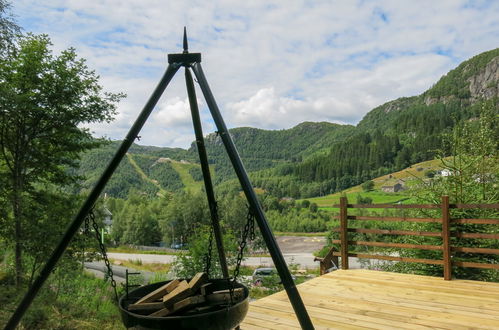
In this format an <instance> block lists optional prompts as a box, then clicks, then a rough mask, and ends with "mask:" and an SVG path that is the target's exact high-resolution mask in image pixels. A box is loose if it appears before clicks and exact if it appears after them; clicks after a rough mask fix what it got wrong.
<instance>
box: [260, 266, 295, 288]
mask: <svg viewBox="0 0 499 330" xmlns="http://www.w3.org/2000/svg"><path fill="white" fill-rule="evenodd" d="M291 277H292V278H293V281H294V280H296V276H294V275H291ZM272 279H275V280H276V283H277V284H281V278H280V277H279V273H278V272H277V269H275V268H270V267H269V268H257V269H255V271H254V272H253V276H252V282H253V285H256V286H264V285H265V284H266V283H268V282H269V281H272Z"/></svg>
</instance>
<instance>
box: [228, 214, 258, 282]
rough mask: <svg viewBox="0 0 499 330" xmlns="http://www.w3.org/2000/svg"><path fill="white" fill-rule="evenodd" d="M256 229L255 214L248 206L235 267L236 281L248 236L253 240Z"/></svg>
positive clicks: (234, 278) (234, 279) (234, 276)
mask: <svg viewBox="0 0 499 330" xmlns="http://www.w3.org/2000/svg"><path fill="white" fill-rule="evenodd" d="M254 230H255V216H254V215H253V212H252V211H251V208H250V207H248V214H247V216H246V224H245V225H244V229H243V233H242V236H241V242H239V251H238V254H237V259H236V268H234V275H233V281H234V282H235V281H236V279H237V277H238V276H239V268H240V267H241V262H242V261H243V254H244V248H245V247H246V245H247V240H248V236H249V237H250V240H252V239H253V238H254V235H255V234H254Z"/></svg>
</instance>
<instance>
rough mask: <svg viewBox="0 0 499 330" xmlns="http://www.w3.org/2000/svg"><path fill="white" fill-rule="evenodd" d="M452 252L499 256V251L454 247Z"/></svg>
mask: <svg viewBox="0 0 499 330" xmlns="http://www.w3.org/2000/svg"><path fill="white" fill-rule="evenodd" d="M451 250H452V251H456V252H465V253H481V254H499V249H487V248H469V247H452V248H451Z"/></svg>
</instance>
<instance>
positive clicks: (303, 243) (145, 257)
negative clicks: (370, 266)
mask: <svg viewBox="0 0 499 330" xmlns="http://www.w3.org/2000/svg"><path fill="white" fill-rule="evenodd" d="M276 240H277V244H278V245H279V248H280V249H281V251H282V254H283V256H284V259H285V260H286V263H287V264H288V266H289V265H291V264H297V265H299V267H300V268H309V269H310V268H317V267H319V264H318V263H317V262H314V255H313V252H314V251H317V250H319V249H321V248H322V247H323V246H324V245H325V244H326V239H325V237H324V236H313V237H305V236H278V237H277V238H276ZM108 255H109V258H112V259H116V260H142V262H143V263H172V262H173V261H174V260H175V256H174V255H159V254H135V253H108ZM349 263H350V268H360V265H359V263H358V261H357V258H350V259H349ZM242 264H243V265H246V266H253V267H257V266H263V267H271V266H273V264H274V263H273V262H272V259H271V258H270V257H246V258H245V259H244V260H243V262H242Z"/></svg>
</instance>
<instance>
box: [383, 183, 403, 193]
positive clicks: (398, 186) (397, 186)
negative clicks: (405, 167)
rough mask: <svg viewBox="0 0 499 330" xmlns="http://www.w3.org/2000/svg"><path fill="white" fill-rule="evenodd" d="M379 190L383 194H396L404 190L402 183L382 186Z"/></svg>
mask: <svg viewBox="0 0 499 330" xmlns="http://www.w3.org/2000/svg"><path fill="white" fill-rule="evenodd" d="M381 190H382V191H384V192H391V193H396V192H399V191H401V190H404V186H403V185H402V183H396V184H394V185H393V186H383V187H381Z"/></svg>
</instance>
